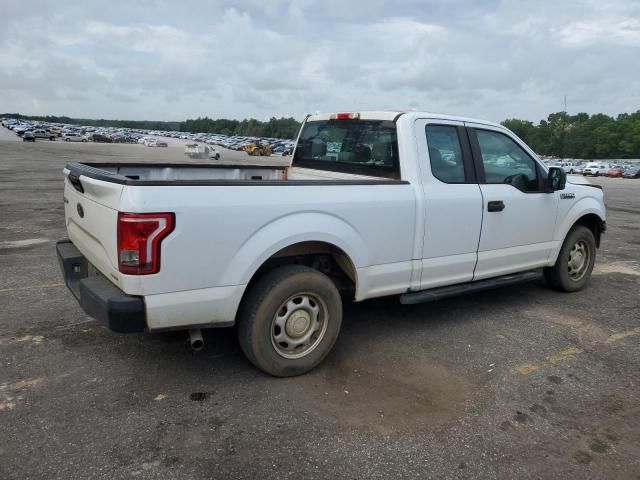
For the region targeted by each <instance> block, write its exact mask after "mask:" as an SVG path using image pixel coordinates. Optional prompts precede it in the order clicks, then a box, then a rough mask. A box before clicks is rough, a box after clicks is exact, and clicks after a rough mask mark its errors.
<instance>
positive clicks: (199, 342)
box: [189, 328, 204, 352]
mask: <svg viewBox="0 0 640 480" xmlns="http://www.w3.org/2000/svg"><path fill="white" fill-rule="evenodd" d="M189 344H190V345H191V350H193V351H194V352H199V351H200V350H202V349H203V348H204V339H203V338H202V331H201V330H200V329H199V328H194V329H192V330H189Z"/></svg>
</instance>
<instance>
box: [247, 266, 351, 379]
mask: <svg viewBox="0 0 640 480" xmlns="http://www.w3.org/2000/svg"><path fill="white" fill-rule="evenodd" d="M302 298H306V299H307V300H306V301H307V302H308V301H309V299H312V301H311V306H313V307H315V308H317V310H318V311H319V313H318V314H317V320H315V321H314V320H313V317H312V315H311V314H309V313H307V314H306V317H307V318H308V319H307V320H303V323H304V322H307V323H308V327H305V328H307V329H306V330H305V332H310V331H311V330H310V329H311V327H312V325H318V327H317V328H318V330H317V331H316V333H317V332H319V333H318V335H317V336H316V333H313V334H311V337H310V342H312V345H310V346H309V347H308V352H307V353H304V351H303V350H301V351H300V352H301V353H295V351H293V352H294V353H292V354H291V356H293V355H301V356H299V357H298V358H287V357H286V356H284V355H287V354H288V353H287V352H284V353H283V350H284V349H285V348H286V347H283V346H282V345H285V346H287V345H288V344H287V343H286V342H281V343H278V344H277V345H276V342H277V339H276V338H277V337H278V335H279V334H280V333H285V332H281V331H280V327H278V326H277V325H276V322H277V319H278V318H284V316H287V320H286V323H285V325H287V328H286V329H285V330H287V332H286V334H287V335H288V332H289V331H288V329H289V326H290V325H291V329H292V330H294V329H295V328H299V327H297V326H293V325H294V324H295V323H297V319H298V318H299V316H296V317H293V320H295V321H294V322H293V323H292V324H290V323H289V322H290V321H291V319H292V314H295V313H297V312H301V311H303V310H304V308H303V306H302V305H303V303H300V305H301V307H300V308H298V309H296V308H295V307H296V306H295V305H293V309H292V310H291V311H288V307H289V304H291V303H292V302H293V303H295V302H296V301H297V300H299V299H302ZM282 312H284V313H282ZM302 315H305V314H304V313H303V314H302ZM341 324H342V300H341V298H340V294H339V292H338V289H337V288H336V286H335V285H334V283H333V282H332V281H331V280H330V279H329V277H327V276H326V275H324V274H323V273H321V272H319V271H317V270H314V269H313V268H309V267H306V266H303V265H285V266H282V267H278V268H276V269H274V270H271V271H270V272H268V273H266V274H265V275H264V276H263V277H262V278H260V279H259V280H258V281H257V282H256V283H255V284H254V285H253V286H252V287H251V289H250V290H249V291H248V292H247V293H246V295H245V297H244V299H243V301H242V305H241V306H240V310H239V312H238V321H237V325H238V341H239V343H240V347H241V348H242V351H243V352H244V354H245V355H246V357H247V358H248V359H249V361H250V362H251V363H253V364H254V365H255V366H256V367H258V368H259V369H260V370H262V371H263V372H265V373H268V374H269V375H273V376H275V377H291V376H295V375H301V374H303V373H306V372H308V371H309V370H311V369H313V368H314V367H316V366H317V365H318V364H319V363H320V362H322V360H323V359H324V358H325V357H326V356H327V354H328V353H329V352H330V351H331V349H332V348H333V345H334V344H335V342H336V339H337V338H338V333H339V332H340V326H341ZM305 335H306V333H305V334H302V333H301V336H303V337H304V336H305ZM314 337H315V338H316V340H315V341H314V340H313V338H314ZM287 338H289V337H287ZM313 342H314V343H313ZM304 348H307V347H303V349H304Z"/></svg>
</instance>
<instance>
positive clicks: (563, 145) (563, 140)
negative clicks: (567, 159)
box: [560, 94, 567, 160]
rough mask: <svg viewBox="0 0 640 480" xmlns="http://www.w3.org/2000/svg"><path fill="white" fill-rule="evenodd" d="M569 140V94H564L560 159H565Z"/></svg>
mask: <svg viewBox="0 0 640 480" xmlns="http://www.w3.org/2000/svg"><path fill="white" fill-rule="evenodd" d="M566 141H567V94H565V95H564V102H563V109H562V137H561V141H560V159H561V160H564V152H565V150H566Z"/></svg>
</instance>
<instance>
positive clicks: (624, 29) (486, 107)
mask: <svg viewBox="0 0 640 480" xmlns="http://www.w3.org/2000/svg"><path fill="white" fill-rule="evenodd" d="M27 3H28V8H26V7H25V5H26V4H25V3H24V2H16V1H14V2H9V1H6V0H3V1H2V7H1V8H0V11H1V14H0V112H17V113H22V114H30V115H46V114H51V115H68V116H72V117H83V118H110V119H128V120H176V121H182V120H185V119H187V118H195V117H198V116H209V117H211V118H235V119H242V118H257V119H261V120H263V119H266V118H269V117H272V116H276V117H280V116H286V117H289V116H293V117H296V118H298V119H301V118H302V117H303V116H304V114H306V113H312V112H316V111H323V112H333V111H359V110H360V111H361V110H418V111H429V112H438V113H449V114H455V115H463V116H470V117H477V118H482V119H487V120H492V121H501V120H504V119H506V118H514V117H515V118H523V119H528V120H532V121H538V120H540V119H542V118H546V117H547V115H548V114H549V113H551V112H557V111H561V110H563V102H564V97H565V95H566V99H567V110H568V111H569V112H570V113H577V112H587V113H590V114H593V113H606V114H609V115H614V116H615V115H617V114H619V113H624V112H635V111H637V110H640V0H627V1H622V0H620V1H611V0H598V1H592V0H552V1H550V0H529V1H498V0H441V1H433V0H406V1H402V0H397V1H387V2H385V1H381V0H295V1H287V0H238V1H222V0H203V1H188V0H182V1H180V2H178V1H160V0H158V1H151V0H138V1H136V2H131V1H119V0H108V1H104V0H100V1H93V0H87V1H76V2H52V1H49V0H44V1H41V0H29V2H27Z"/></svg>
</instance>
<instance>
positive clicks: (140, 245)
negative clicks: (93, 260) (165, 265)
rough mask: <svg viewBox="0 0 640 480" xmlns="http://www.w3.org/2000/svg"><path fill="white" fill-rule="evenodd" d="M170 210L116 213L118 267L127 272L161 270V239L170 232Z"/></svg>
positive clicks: (141, 273)
mask: <svg viewBox="0 0 640 480" xmlns="http://www.w3.org/2000/svg"><path fill="white" fill-rule="evenodd" d="M174 218H175V217H174V215H173V213H118V270H120V272H121V273H126V274H128V275H149V274H152V273H158V272H159V271H160V242H162V240H163V239H164V238H165V237H166V236H167V235H169V234H170V233H171V231H172V230H173V227H174V224H175V221H174Z"/></svg>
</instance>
